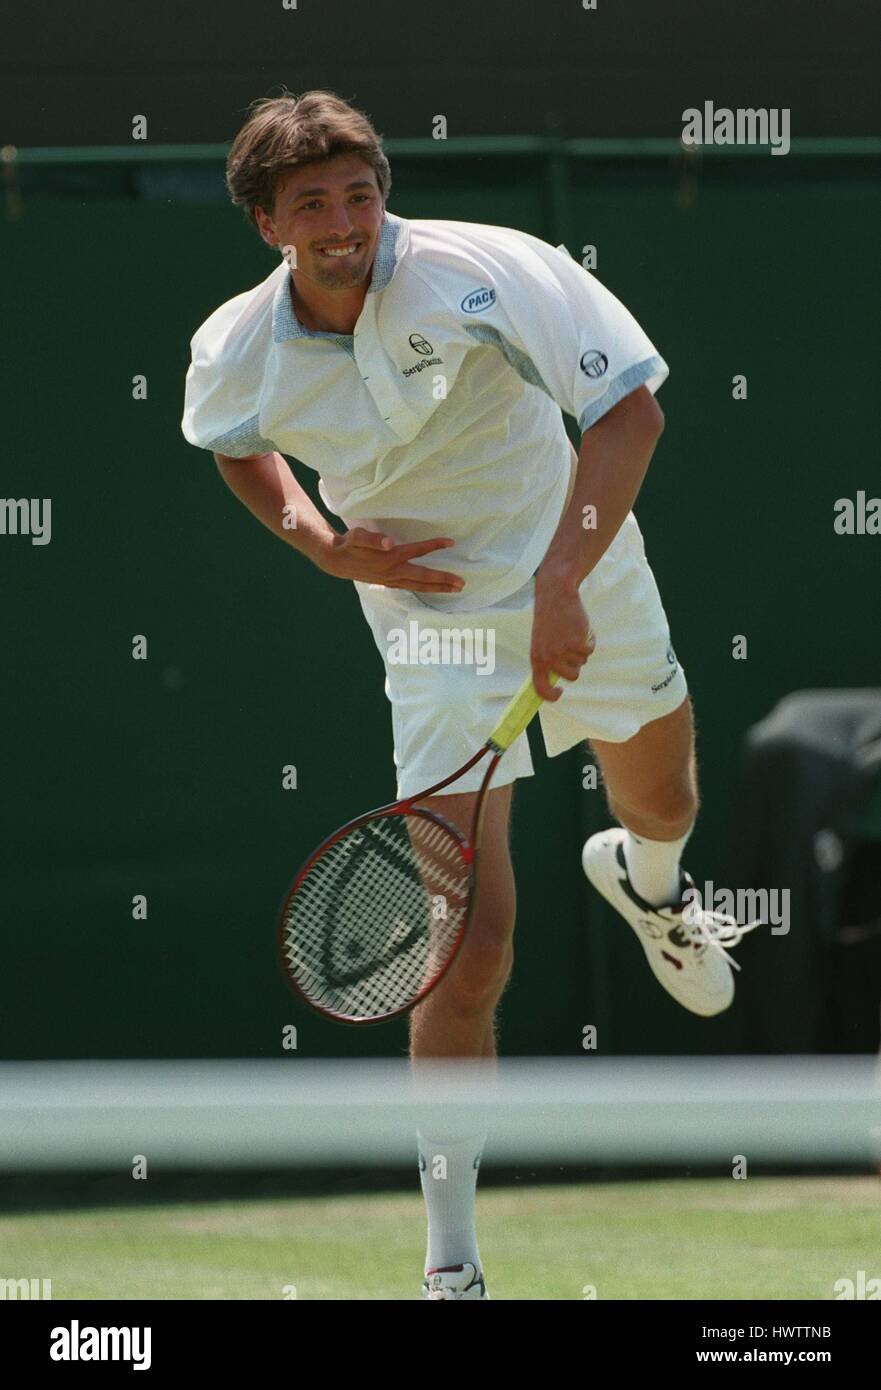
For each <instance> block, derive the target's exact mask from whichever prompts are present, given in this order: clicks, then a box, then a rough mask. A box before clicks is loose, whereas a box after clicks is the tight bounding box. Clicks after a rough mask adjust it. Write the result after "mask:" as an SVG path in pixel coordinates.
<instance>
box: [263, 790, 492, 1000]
mask: <svg viewBox="0 0 881 1390" xmlns="http://www.w3.org/2000/svg"><path fill="white" fill-rule="evenodd" d="M470 887H471V873H470V870H469V867H468V866H467V865H466V864H465V862H464V860H463V858H462V851H461V847H460V845H459V842H458V840H457V839H456V837H455V836H454V835H453V834H452V833H451V832H450V831H448V830H446V829H445V828H444V827H443V826H439V825H437V824H435V823H434V822H433V821H431V820H427V819H425V818H424V817H422V816H418V815H405V814H400V813H399V814H396V815H392V816H379V817H376V818H375V819H373V820H370V821H365V822H362V823H361V824H360V825H358V826H355V827H353V829H352V830H350V831H349V832H348V833H347V834H346V835H344V836H342V837H341V838H340V839H339V840H336V841H335V842H334V843H333V844H331V845H329V846H328V848H327V849H326V850H325V851H324V852H323V853H322V854H321V855H320V856H319V858H318V859H317V860H316V861H315V863H314V864H313V865H312V866H311V868H310V869H309V871H308V873H307V874H306V875H305V877H304V878H303V879H302V880H301V881H300V883H299V884H298V885H297V887H296V889H295V890H294V892H293V894H292V896H291V898H290V900H289V902H288V904H287V907H286V909H285V912H284V914H283V923H284V927H283V937H282V939H283V952H284V955H285V957H286V961H287V965H288V968H289V970H290V972H291V975H292V977H293V979H294V980H295V982H296V984H297V985H298V987H299V988H300V989H301V990H302V992H303V993H304V994H305V995H306V996H307V997H308V998H309V999H310V1000H311V1001H312V1002H313V1003H315V1004H316V1005H317V1006H318V1007H319V1008H322V1009H325V1010H327V1011H329V1012H332V1013H334V1014H335V1015H337V1016H339V1017H344V1018H374V1017H382V1016H384V1015H386V1014H389V1013H394V1012H396V1011H397V1010H400V1009H403V1008H405V1007H406V1006H407V1005H408V1004H409V1003H411V1002H412V1000H413V999H414V998H415V997H416V996H417V995H419V994H420V993H421V992H422V990H423V989H424V988H425V987H426V986H427V985H428V984H429V983H430V982H431V981H432V980H433V979H435V978H436V976H437V975H438V973H439V972H440V970H441V969H442V968H443V966H444V965H445V964H446V962H447V961H448V960H449V957H450V954H451V952H452V950H453V948H454V947H455V945H456V942H457V941H458V939H459V936H460V933H461V931H462V929H463V927H464V924H465V919H466V915H467V910H468V900H469V893H470Z"/></svg>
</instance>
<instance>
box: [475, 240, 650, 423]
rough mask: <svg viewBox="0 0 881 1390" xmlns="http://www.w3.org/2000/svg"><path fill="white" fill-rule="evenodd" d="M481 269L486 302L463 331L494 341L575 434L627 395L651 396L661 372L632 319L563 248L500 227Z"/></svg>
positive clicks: (645, 339) (644, 334) (483, 339)
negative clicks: (488, 288)
mask: <svg viewBox="0 0 881 1390" xmlns="http://www.w3.org/2000/svg"><path fill="white" fill-rule="evenodd" d="M499 230H501V229H499ZM486 263H487V269H488V272H489V274H490V276H491V278H492V280H493V286H492V288H493V289H494V291H495V294H494V297H493V301H492V303H491V305H489V306H488V307H487V308H486V309H484V310H483V311H481V312H480V313H479V315H474V316H473V317H471V320H470V323H468V324H466V325H465V326H466V330H467V331H468V332H469V333H471V335H472V336H473V337H477V338H478V339H479V340H482V341H484V342H495V343H496V345H497V346H498V347H499V348H500V349H501V350H502V351H503V352H504V353H505V355H506V356H507V357H508V359H509V361H510V362H511V364H512V365H513V366H514V367H515V369H516V370H517V371H518V372H519V374H520V375H521V376H522V377H524V379H525V380H527V381H531V382H532V383H533V384H534V385H537V386H540V387H541V388H542V389H543V390H545V391H546V392H547V393H548V394H549V395H550V396H551V397H552V398H553V399H554V400H555V401H556V403H557V405H559V407H560V409H561V410H563V411H565V412H566V413H567V414H569V415H572V416H574V418H575V419H576V420H577V421H578V424H579V426H580V428H581V430H582V431H584V430H587V429H589V428H590V426H591V425H593V424H595V423H596V422H597V420H599V419H601V418H602V416H603V415H605V414H607V412H608V411H610V410H611V409H612V407H613V406H615V405H616V404H617V403H618V401H620V400H622V399H623V397H624V396H626V395H629V394H630V392H631V391H635V390H637V388H638V387H640V386H642V385H645V386H647V387H648V389H649V390H650V391H651V392H652V393H653V394H654V392H655V391H657V389H658V387H659V386H660V385H661V384H662V382H664V381H665V380H666V378H667V376H668V375H669V367H668V366H667V364H666V362H665V361H664V360H663V358H662V357H661V355H660V354H659V352H658V350H657V348H656V347H655V346H654V344H653V343H652V341H651V339H650V338H649V337H648V336H647V335H646V333H644V332H643V330H642V328H641V327H640V325H639V324H638V323H637V321H636V319H635V318H634V317H633V315H632V314H631V313H630V312H629V310H628V309H626V308H625V307H624V305H623V304H622V303H621V301H620V300H618V299H616V298H615V296H614V295H613V294H612V293H611V291H610V290H607V289H606V288H605V286H604V285H602V284H600V282H599V280H597V279H596V277H595V276H594V275H592V274H591V273H590V272H589V271H587V270H585V269H584V268H583V267H582V266H581V265H579V264H578V262H577V261H575V260H573V258H572V257H571V256H570V254H569V252H568V251H567V249H566V247H565V246H558V247H552V246H549V245H548V244H547V243H546V242H543V241H540V240H539V239H538V238H537V237H532V236H529V235H528V234H527V233H525V232H513V231H510V230H508V229H505V237H504V238H498V239H497V240H496V241H495V244H492V245H491V246H490V247H489V248H488V256H487V262H486ZM487 298H488V296H487ZM472 325H473V326H472Z"/></svg>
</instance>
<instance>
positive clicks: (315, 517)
mask: <svg viewBox="0 0 881 1390" xmlns="http://www.w3.org/2000/svg"><path fill="white" fill-rule="evenodd" d="M214 457H215V459H216V460H217V467H218V469H219V471H220V474H221V476H222V478H223V479H224V482H225V483H226V484H227V486H228V487H229V488H230V490H231V491H232V492H234V493H235V495H236V497H238V499H239V501H240V502H242V503H244V505H245V506H246V507H247V508H248V511H249V512H252V513H253V515H254V516H256V517H257V519H258V521H262V522H263V525H264V526H268V527H269V530H270V531H271V532H272V533H273V535H276V536H278V537H279V539H280V540H283V541H286V542H287V544H288V545H292V546H294V548H295V549H296V550H299V551H301V552H302V553H303V554H304V555H306V556H308V558H309V559H310V560H311V559H314V557H315V555H316V554H318V552H319V551H320V550H321V549H322V548H323V547H325V546H327V544H328V543H329V542H331V541H332V540H333V537H334V536H335V535H336V534H337V532H336V531H334V530H333V528H332V527H331V526H329V525H328V523H327V522H326V521H325V519H324V517H323V516H322V515H321V513H320V512H319V511H318V509H317V507H315V505H314V504H313V502H312V501H311V499H310V498H309V496H308V494H307V493H305V492H304V491H303V489H302V488H301V487H300V484H299V483H298V482H297V480H296V478H295V477H294V475H293V473H292V472H291V470H290V468H289V467H288V465H287V463H286V462H285V460H284V458H283V457H282V455H281V454H259V455H256V456H255V457H254V458H249V459H233V458H227V457H226V455H224V454H215V455H214Z"/></svg>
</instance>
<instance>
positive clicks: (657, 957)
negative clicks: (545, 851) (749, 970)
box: [581, 827, 763, 1018]
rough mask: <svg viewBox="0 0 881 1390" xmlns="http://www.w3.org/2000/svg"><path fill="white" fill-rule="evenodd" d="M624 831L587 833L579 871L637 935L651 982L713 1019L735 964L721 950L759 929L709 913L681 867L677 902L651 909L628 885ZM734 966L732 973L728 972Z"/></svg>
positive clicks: (730, 993)
mask: <svg viewBox="0 0 881 1390" xmlns="http://www.w3.org/2000/svg"><path fill="white" fill-rule="evenodd" d="M626 833H627V832H626V831H625V830H623V829H621V828H618V827H613V828H612V829H610V830H602V831H600V833H599V834H598V835H591V837H590V839H589V840H588V841H587V844H586V845H585V846H584V850H583V852H582V855H581V862H582V864H583V866H584V872H585V873H586V874H587V877H588V878H589V880H590V882H591V883H592V884H593V886H594V888H596V889H597V891H598V892H600V893H602V895H603V897H604V898H605V899H606V901H607V902H608V903H611V905H612V907H614V908H615V909H616V911H618V912H620V913H621V916H622V917H623V918H625V920H626V921H627V922H629V923H630V925H631V927H632V928H633V930H634V931H635V932H636V935H637V936H638V937H639V939H640V941H641V943H642V948H643V950H644V951H645V954H646V958H647V960H648V963H649V965H650V966H651V968H652V973H653V974H654V976H655V979H656V980H658V981H659V983H660V984H662V985H663V986H664V989H665V990H666V991H667V993H668V994H671V995H672V996H673V998H674V999H675V1000H676V1002H677V1004H681V1005H682V1006H683V1008H685V1009H690V1010H691V1012H692V1013H693V1014H700V1015H701V1016H702V1017H703V1018H712V1017H713V1016H714V1015H715V1014H720V1013H722V1012H723V1011H724V1010H725V1009H727V1008H728V1006H729V1004H730V1003H731V1001H732V999H733V998H734V974H733V970H739V969H740V966H739V965H738V964H737V961H736V960H733V959H732V958H731V956H729V954H728V952H727V951H726V950H725V947H726V946H727V947H731V946H737V945H739V943H740V941H741V939H742V938H743V936H744V935H745V933H746V932H748V931H754V930H755V928H756V927H760V926H762V925H763V923H761V922H750V923H749V924H748V925H746V926H741V925H740V924H739V923H738V922H737V921H736V920H735V919H734V918H733V917H730V916H729V915H728V914H727V913H724V912H715V911H713V912H708V911H705V910H704V909H703V908H702V907H700V906H699V903H698V902H697V901H696V899H695V898H690V899H689V900H688V901H687V902H686V901H684V898H685V895H686V893H687V892H689V891H691V892H692V893H694V892H695V886H694V880H693V879H692V878H691V875H690V874H687V873H685V871H684V870H683V869H680V871H679V873H680V881H679V901H678V902H676V903H673V904H672V905H671V906H669V907H652V905H651V903H647V902H646V901H645V899H644V898H641V897H640V896H639V894H638V893H637V891H636V889H635V888H634V887H633V884H632V883H631V882H630V875H629V874H628V872H627V862H626V860H625V858H624V837H625V835H626ZM732 967H733V969H732Z"/></svg>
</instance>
